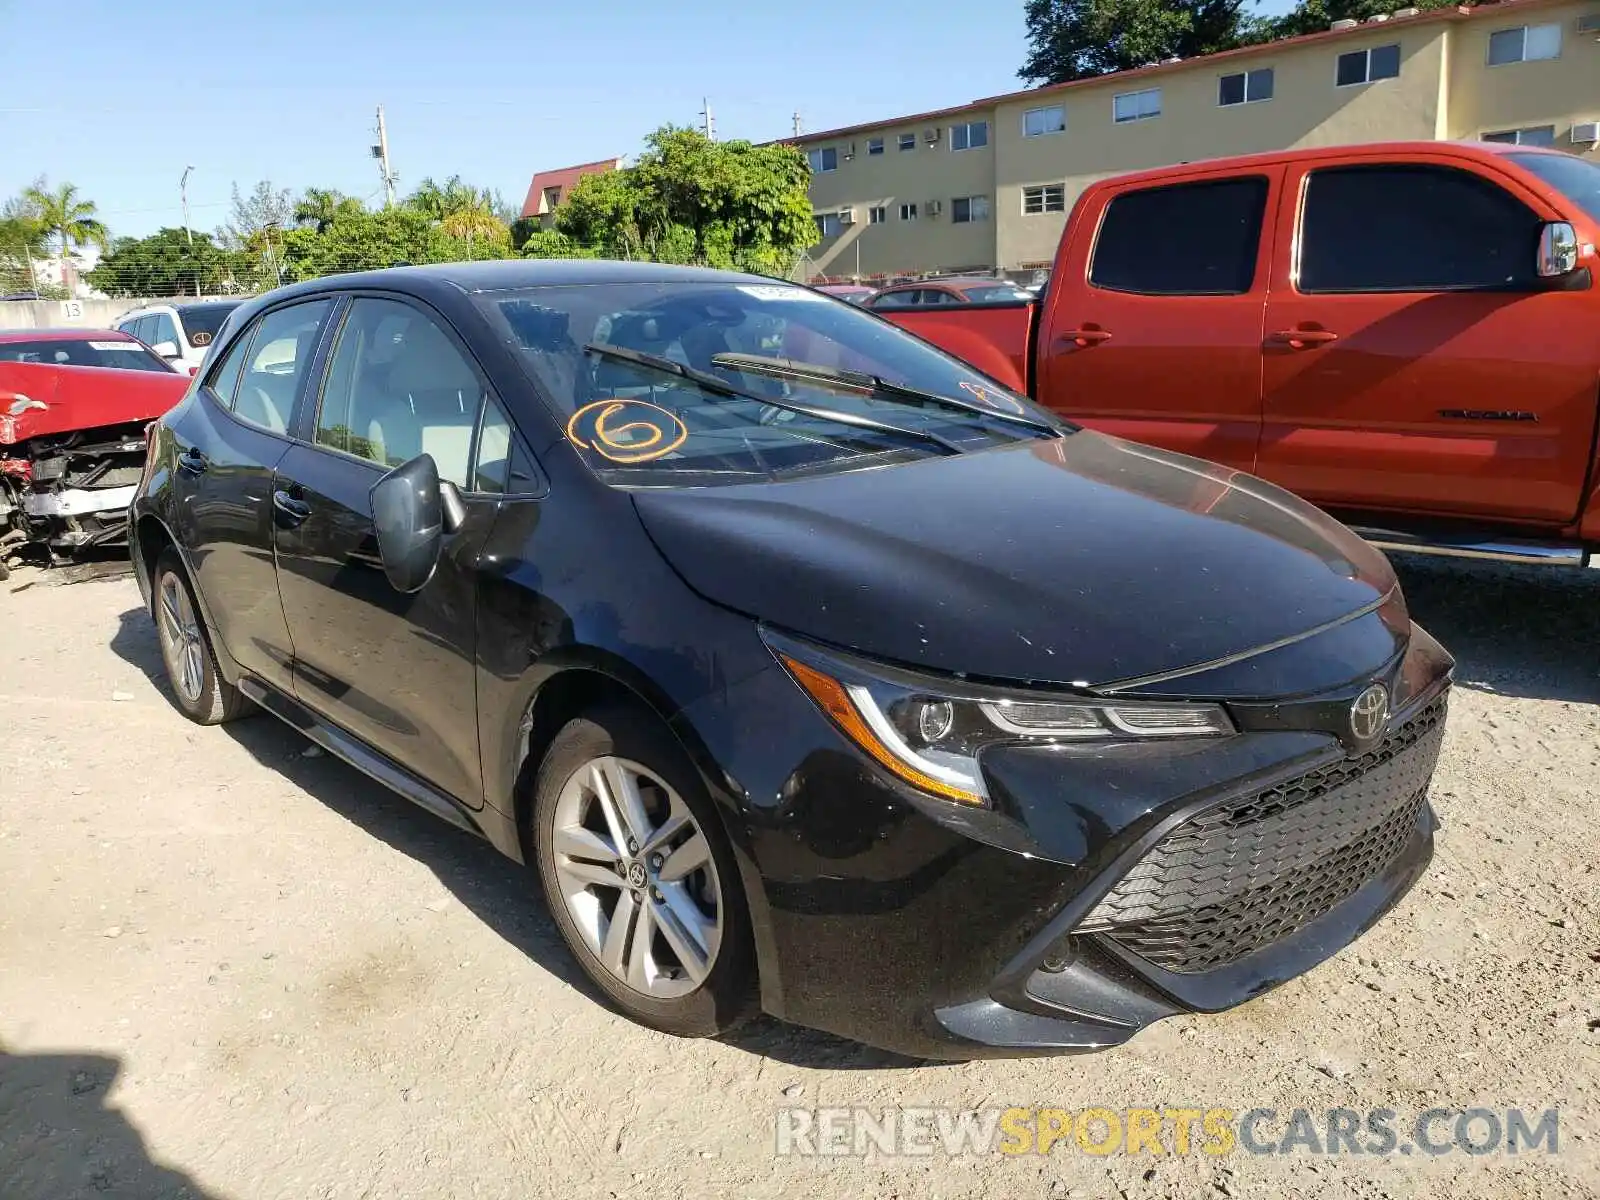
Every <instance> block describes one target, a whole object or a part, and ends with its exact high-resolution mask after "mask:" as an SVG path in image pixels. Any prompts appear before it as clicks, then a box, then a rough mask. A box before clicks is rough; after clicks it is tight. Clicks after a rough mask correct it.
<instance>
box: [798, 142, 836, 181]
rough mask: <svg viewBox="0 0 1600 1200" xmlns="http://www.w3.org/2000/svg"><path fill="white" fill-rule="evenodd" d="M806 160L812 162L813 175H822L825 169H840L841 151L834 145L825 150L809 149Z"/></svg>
mask: <svg viewBox="0 0 1600 1200" xmlns="http://www.w3.org/2000/svg"><path fill="white" fill-rule="evenodd" d="M806 161H807V162H809V163H810V164H811V173H812V174H813V175H821V174H823V173H824V172H825V171H837V170H838V169H839V151H838V150H837V149H836V148H835V147H833V146H829V147H827V148H826V149H824V150H807V151H806Z"/></svg>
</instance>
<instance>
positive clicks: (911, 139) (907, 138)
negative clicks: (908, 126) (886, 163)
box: [900, 133, 917, 151]
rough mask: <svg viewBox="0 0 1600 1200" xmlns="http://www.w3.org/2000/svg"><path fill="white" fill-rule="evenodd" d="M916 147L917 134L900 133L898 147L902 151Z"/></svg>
mask: <svg viewBox="0 0 1600 1200" xmlns="http://www.w3.org/2000/svg"><path fill="white" fill-rule="evenodd" d="M916 148H917V135H916V134H914V133H902V134H901V135H900V149H901V150H902V151H905V150H915V149H916Z"/></svg>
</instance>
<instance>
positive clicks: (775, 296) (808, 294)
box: [739, 283, 829, 304]
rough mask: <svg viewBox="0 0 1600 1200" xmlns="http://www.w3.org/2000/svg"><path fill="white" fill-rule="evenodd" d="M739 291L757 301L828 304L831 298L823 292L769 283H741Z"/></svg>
mask: <svg viewBox="0 0 1600 1200" xmlns="http://www.w3.org/2000/svg"><path fill="white" fill-rule="evenodd" d="M739 290H740V291H741V292H743V293H744V294H745V295H746V296H749V297H751V298H752V299H755V300H809V301H815V302H816V303H818V304H827V303H828V302H829V298H828V297H827V296H824V295H823V294H822V293H821V292H813V291H810V290H808V289H806V288H802V287H783V286H781V285H776V284H767V283H741V284H740V285H739Z"/></svg>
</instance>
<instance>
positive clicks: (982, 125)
mask: <svg viewBox="0 0 1600 1200" xmlns="http://www.w3.org/2000/svg"><path fill="white" fill-rule="evenodd" d="M1341 25H1343V27H1342V28H1335V29H1331V30H1328V31H1327V32H1324V33H1317V34H1311V35H1308V36H1306V37H1300V38H1292V39H1289V40H1286V41H1281V42H1274V43H1270V44H1268V45H1264V46H1251V47H1247V48H1245V49H1241V50H1233V51H1228V52H1226V53H1223V54H1214V55H1209V56H1207V57H1204V58H1195V59H1189V60H1186V61H1169V62H1164V63H1160V64H1158V65H1155V66H1150V67H1145V68H1142V69H1139V70H1135V71H1123V72H1119V73H1118V74H1115V75H1108V76H1103V77H1101V78H1097V79H1090V80H1081V81H1079V82H1076V83H1067V84H1058V85H1055V86H1053V87H1045V88H1036V89H1031V90H1029V91H1024V92H1014V93H1011V94H1009V95H1005V96H995V97H991V98H989V99H985V100H977V101H974V102H972V103H970V104H964V105H960V106H957V107H953V108H947V109H941V110H939V111H937V112H930V113H921V114H917V115H914V116H906V117H897V118H894V119H892V120H887V121H882V122H878V123H874V124H870V125H857V126H853V127H850V128H847V129H835V130H829V131H827V132H823V133H809V134H804V135H802V136H801V137H799V138H798V139H795V141H796V143H797V144H798V145H799V146H800V147H801V148H802V149H804V150H805V151H806V153H807V155H808V156H809V158H810V160H811V167H812V181H811V201H812V207H813V210H814V211H815V213H816V216H817V223H818V227H819V229H820V231H821V232H822V234H823V240H822V242H821V243H820V244H819V245H817V246H814V247H812V249H811V250H810V252H809V261H808V262H806V263H803V264H802V269H803V270H805V271H806V274H807V277H808V278H816V277H819V276H826V277H829V278H849V277H874V278H876V277H881V276H885V275H888V276H892V275H896V274H909V273H924V272H933V271H962V270H972V269H981V270H989V269H995V268H998V269H1000V270H1004V271H1013V272H1015V271H1026V270H1029V269H1033V268H1038V267H1044V266H1048V265H1049V263H1050V260H1051V259H1052V257H1053V256H1054V253H1055V248H1056V243H1057V241H1058V239H1059V238H1060V235H1061V230H1062V226H1063V225H1064V223H1065V221H1066V214H1067V213H1068V212H1070V211H1071V209H1072V205H1073V202H1074V201H1075V200H1076V199H1077V197H1078V195H1079V193H1080V192H1082V191H1083V189H1084V188H1085V187H1087V186H1088V185H1089V184H1091V183H1093V182H1095V181H1096V180H1099V179H1103V178H1105V177H1106V176H1109V175H1116V174H1120V173H1122V172H1125V171H1134V170H1141V169H1144V168H1148V167H1157V166H1164V165H1167V164H1171V163H1178V162H1186V161H1195V160H1199V159H1207V158H1216V157H1219V156H1224V155H1231V154H1246V153H1253V152H1257V151H1264V150H1277V149H1283V148H1286V147H1294V146H1327V145H1338V144H1342V143H1352V142H1374V141H1394V140H1409V139H1429V140H1463V139H1466V140H1471V139H1490V140H1503V141H1521V142H1524V143H1530V144H1537V145H1544V146H1555V147H1558V148H1560V149H1562V150H1567V151H1570V152H1571V153H1574V154H1578V155H1583V156H1586V157H1588V158H1591V159H1593V160H1595V161H1597V162H1600V148H1597V147H1600V0H1588V2H1587V3H1574V2H1572V0H1565V2H1562V0H1503V2H1502V3H1499V4H1494V5H1486V6H1483V7H1479V8H1472V9H1455V8H1452V9H1442V10H1435V11H1432V12H1426V13H1419V12H1417V10H1416V9H1400V10H1398V11H1397V12H1394V13H1392V14H1390V15H1389V16H1388V17H1387V18H1374V19H1371V20H1368V21H1365V22H1362V23H1359V24H1357V23H1355V22H1341Z"/></svg>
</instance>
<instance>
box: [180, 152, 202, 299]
mask: <svg viewBox="0 0 1600 1200" xmlns="http://www.w3.org/2000/svg"><path fill="white" fill-rule="evenodd" d="M192 170H194V164H193V163H190V164H189V165H188V166H186V167H185V168H184V169H183V178H181V179H179V180H178V197H179V199H180V200H181V201H182V203H183V236H184V237H185V238H187V239H188V241H189V257H190V258H193V257H194V232H193V231H192V230H191V229H190V228H189V172H190V171H192ZM194 294H195V297H196V298H197V299H198V298H199V296H200V272H199V271H196V272H195V273H194Z"/></svg>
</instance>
